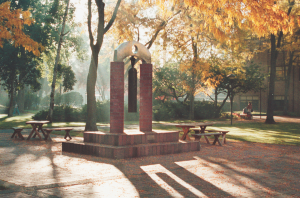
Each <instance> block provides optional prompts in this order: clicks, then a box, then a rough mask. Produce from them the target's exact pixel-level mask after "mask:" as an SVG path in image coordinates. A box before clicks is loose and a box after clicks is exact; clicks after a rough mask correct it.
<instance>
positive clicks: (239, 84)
mask: <svg viewBox="0 0 300 198" xmlns="http://www.w3.org/2000/svg"><path fill="white" fill-rule="evenodd" d="M261 70H262V69H261V68H260V67H259V66H258V65H256V64H254V63H253V62H248V63H244V64H243V66H242V67H241V68H236V67H221V66H220V64H215V65H212V66H211V68H210V75H209V76H208V77H207V78H209V79H210V80H212V81H215V83H216V84H215V99H213V98H211V99H212V100H213V101H214V102H215V115H219V113H220V111H221V109H222V107H223V106H224V104H225V102H226V100H227V99H228V97H229V96H230V94H232V100H233V98H234V95H235V94H237V93H247V92H249V91H254V92H257V91H259V90H260V89H261V88H262V84H263V81H264V79H265V77H266V76H265V75H264V74H263V73H262V71H261ZM230 74H234V75H235V77H234V79H232V80H231V79H230V78H229V77H228V75H230ZM220 93H222V94H225V95H226V96H225V98H224V100H223V102H222V103H221V105H220V106H219V107H218V106H217V105H216V104H217V100H218V98H217V95H218V94H220Z"/></svg>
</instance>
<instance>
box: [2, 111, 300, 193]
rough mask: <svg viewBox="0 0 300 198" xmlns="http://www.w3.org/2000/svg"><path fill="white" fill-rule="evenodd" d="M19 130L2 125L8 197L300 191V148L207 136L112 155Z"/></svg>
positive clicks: (3, 158)
mask: <svg viewBox="0 0 300 198" xmlns="http://www.w3.org/2000/svg"><path fill="white" fill-rule="evenodd" d="M275 120H276V117H275ZM254 121H258V120H255V118H254ZM294 121H296V120H294ZM11 134H12V130H1V131H0V186H6V187H8V189H7V190H0V197H247V198H248V197H272V198H273V197H284V198H286V197H300V189H299V178H300V149H299V146H284V145H274V144H261V143H249V142H240V141H233V140H228V143H227V144H225V145H224V146H218V145H209V144H207V143H205V141H204V140H203V139H201V142H200V144H201V150H200V151H198V152H190V153H182V154H173V155H161V156H151V157H143V158H135V159H127V160H110V159H105V158H99V157H91V156H85V155H75V154H70V153H62V152H61V142H63V141H65V140H64V139H63V137H61V136H53V142H45V141H37V140H30V141H20V140H15V139H11V138H10V136H11ZM79 139H80V138H79Z"/></svg>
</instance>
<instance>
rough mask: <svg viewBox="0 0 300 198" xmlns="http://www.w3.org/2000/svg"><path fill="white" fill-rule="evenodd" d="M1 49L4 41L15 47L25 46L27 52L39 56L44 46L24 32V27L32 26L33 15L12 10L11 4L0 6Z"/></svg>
mask: <svg viewBox="0 0 300 198" xmlns="http://www.w3.org/2000/svg"><path fill="white" fill-rule="evenodd" d="M0 21H1V23H0V47H3V42H4V40H9V41H11V42H12V43H13V45H14V46H15V47H18V46H23V47H24V48H25V50H27V51H30V52H32V53H33V54H34V55H36V56H39V55H40V51H41V50H43V46H42V45H41V44H39V43H37V42H35V41H34V40H32V39H31V38H30V37H29V36H27V35H26V34H25V33H24V32H23V28H24V25H31V24H32V22H33V19H32V18H31V13H30V12H29V11H28V10H27V11H22V10H20V9H17V10H10V2H9V1H7V2H4V3H2V4H0Z"/></svg>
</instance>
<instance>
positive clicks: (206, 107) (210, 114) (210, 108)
mask: <svg viewBox="0 0 300 198" xmlns="http://www.w3.org/2000/svg"><path fill="white" fill-rule="evenodd" d="M214 109H215V108H214V103H213V102H207V101H196V102H195V105H194V111H195V114H194V117H195V120H202V119H210V118H214V117H215V111H214ZM219 116H220V115H219Z"/></svg>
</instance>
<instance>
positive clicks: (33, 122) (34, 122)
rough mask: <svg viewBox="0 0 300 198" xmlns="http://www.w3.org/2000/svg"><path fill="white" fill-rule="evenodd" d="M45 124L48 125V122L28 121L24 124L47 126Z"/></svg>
mask: <svg viewBox="0 0 300 198" xmlns="http://www.w3.org/2000/svg"><path fill="white" fill-rule="evenodd" d="M47 123H49V121H48V120H30V121H27V122H26V124H47Z"/></svg>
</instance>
